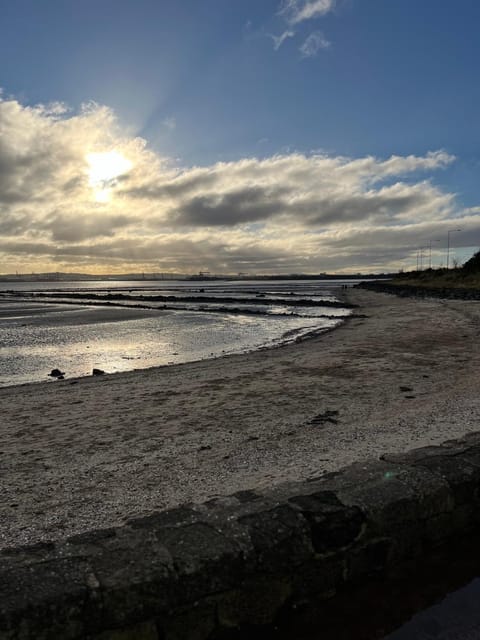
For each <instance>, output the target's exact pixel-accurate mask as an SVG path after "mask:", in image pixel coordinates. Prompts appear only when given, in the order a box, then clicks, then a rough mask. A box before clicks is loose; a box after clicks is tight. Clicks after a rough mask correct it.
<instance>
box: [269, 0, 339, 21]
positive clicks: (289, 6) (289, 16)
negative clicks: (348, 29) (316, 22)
mask: <svg viewBox="0 0 480 640" xmlns="http://www.w3.org/2000/svg"><path fill="white" fill-rule="evenodd" d="M334 7H335V0H285V1H284V2H283V3H282V5H281V6H280V10H279V14H280V15H281V16H283V17H284V18H285V20H286V21H287V22H288V23H289V24H291V25H295V24H298V23H300V22H303V21H305V20H312V19H313V18H319V17H321V16H324V15H326V14H327V13H329V12H330V11H332V10H333V9H334Z"/></svg>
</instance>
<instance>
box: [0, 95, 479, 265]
mask: <svg viewBox="0 0 480 640" xmlns="http://www.w3.org/2000/svg"><path fill="white" fill-rule="evenodd" d="M112 152H115V153H112ZM92 153H94V154H100V155H99V156H97V158H99V159H100V162H99V164H98V166H96V169H95V170H96V171H98V172H100V174H101V173H102V172H103V171H104V172H105V175H110V173H111V171H112V167H110V166H107V167H103V166H102V161H101V160H102V158H104V159H105V162H106V163H107V164H108V162H109V160H110V159H112V158H115V159H116V160H118V159H119V157H123V158H125V159H126V160H128V167H129V169H128V171H126V172H124V173H121V174H120V175H118V176H117V177H114V179H111V180H108V181H107V182H105V180H103V181H102V180H101V179H99V180H92V176H91V175H90V174H89V172H91V170H92V168H91V166H90V165H89V163H88V157H89V155H90V154H92ZM454 161H455V158H454V157H453V156H452V155H450V154H448V153H447V152H446V151H443V150H439V151H432V152H429V153H426V154H424V155H405V156H400V155H394V156H391V157H389V158H385V159H382V158H376V157H374V156H365V157H360V158H351V157H342V156H333V155H327V154H322V153H316V154H302V153H283V154H280V155H273V156H270V157H266V158H263V159H258V158H255V157H248V158H243V159H240V160H238V161H232V162H219V163H216V164H212V165H209V166H204V167H179V166H176V165H175V163H174V162H173V161H172V160H171V159H169V158H165V157H162V156H159V155H158V154H157V153H154V152H153V151H152V150H150V149H149V147H148V145H147V143H146V141H145V140H142V139H140V138H135V137H131V136H130V135H128V134H127V133H126V132H125V131H124V130H123V129H122V128H121V127H120V126H119V124H118V122H117V120H116V118H115V114H114V113H113V112H112V111H111V110H110V109H108V108H107V107H105V106H101V105H96V104H93V103H92V104H87V105H85V106H83V107H82V108H81V109H80V110H79V111H78V112H77V113H75V112H72V111H69V110H68V109H67V108H64V107H63V106H57V107H54V108H52V107H48V106H47V107H45V106H34V107H30V106H23V105H22V104H20V103H19V102H18V101H16V100H13V99H9V100H6V99H5V100H3V101H2V100H0V238H1V241H0V262H1V264H2V271H3V272H14V271H16V270H18V271H45V270H51V271H54V270H55V271H56V270H70V271H78V270H82V271H88V272H95V271H102V272H106V271H132V270H139V269H141V270H149V271H175V272H178V271H183V272H195V271H198V270H205V269H209V270H210V271H212V272H216V271H218V272H229V273H231V272H237V271H251V272H264V273H268V272H292V271H295V272H301V271H305V272H319V271H325V270H342V269H345V270H354V271H359V270H368V269H381V270H388V269H390V268H396V267H399V266H408V264H409V261H410V265H411V262H412V260H413V264H415V257H413V259H412V256H415V254H416V251H417V249H418V247H419V246H421V245H422V244H425V243H427V244H428V240H429V239H431V238H444V237H445V238H446V234H447V231H448V230H449V229H451V228H453V227H452V225H454V227H455V228H456V227H460V228H462V233H459V234H456V236H455V242H456V244H457V245H458V246H465V247H470V246H473V247H474V246H475V245H476V244H480V215H479V214H480V208H479V207H471V208H469V209H461V208H460V207H459V206H458V204H457V202H456V199H455V196H454V194H452V193H449V192H448V191H445V190H443V189H441V188H440V187H439V186H437V185H436V184H434V183H433V182H432V180H431V175H432V174H433V173H434V172H438V171H441V170H442V169H444V168H445V167H448V166H449V165H450V164H451V163H453V162H454ZM440 244H441V243H440ZM438 250H440V245H439V247H438Z"/></svg>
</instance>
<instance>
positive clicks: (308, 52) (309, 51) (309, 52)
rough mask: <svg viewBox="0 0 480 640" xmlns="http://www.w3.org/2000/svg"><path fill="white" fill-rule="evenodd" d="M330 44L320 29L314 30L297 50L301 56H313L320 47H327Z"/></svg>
mask: <svg viewBox="0 0 480 640" xmlns="http://www.w3.org/2000/svg"><path fill="white" fill-rule="evenodd" d="M330 45H331V43H330V42H329V41H328V40H327V39H326V38H325V36H324V35H323V33H322V32H321V31H314V32H313V33H311V34H310V35H309V36H308V38H307V39H306V40H305V42H304V43H303V44H302V45H301V46H300V48H299V51H300V53H301V54H302V58H313V57H315V56H316V55H317V53H318V52H319V51H320V50H321V49H328V48H329V47H330Z"/></svg>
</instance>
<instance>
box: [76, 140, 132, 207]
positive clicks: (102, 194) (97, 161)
mask: <svg viewBox="0 0 480 640" xmlns="http://www.w3.org/2000/svg"><path fill="white" fill-rule="evenodd" d="M86 160H87V163H88V171H87V174H88V183H89V185H90V186H91V187H92V189H93V191H94V194H95V200H96V201H97V202H108V201H109V200H110V197H111V193H112V189H113V188H114V187H115V185H116V183H117V179H118V178H119V177H120V176H123V175H125V174H126V173H127V172H128V171H130V169H131V168H132V163H131V162H130V160H128V158H126V157H125V156H124V155H123V154H121V153H120V152H119V151H104V152H102V153H88V154H87V155H86Z"/></svg>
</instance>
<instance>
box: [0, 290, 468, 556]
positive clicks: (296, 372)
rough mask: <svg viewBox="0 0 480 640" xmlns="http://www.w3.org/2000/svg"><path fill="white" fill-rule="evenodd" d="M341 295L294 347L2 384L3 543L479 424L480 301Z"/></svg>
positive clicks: (286, 476) (279, 478)
mask: <svg viewBox="0 0 480 640" xmlns="http://www.w3.org/2000/svg"><path fill="white" fill-rule="evenodd" d="M344 297H345V299H346V301H347V302H350V303H352V304H355V305H358V306H357V307H356V308H355V309H354V310H353V315H352V317H350V318H349V319H348V320H347V321H345V323H344V324H343V325H342V326H340V327H339V328H337V329H335V330H333V331H329V332H325V333H323V334H322V335H318V336H316V337H311V338H309V339H305V340H302V341H299V342H297V343H294V344H288V345H285V346H282V347H278V348H273V349H265V350H260V351H255V352H251V353H247V354H242V355H230V356H226V357H223V358H217V359H213V360H204V361H199V362H192V363H187V364H181V365H175V366H169V367H157V368H151V369H146V370H138V371H132V372H127V373H118V374H113V375H105V376H95V377H93V376H92V377H85V378H78V379H75V380H71V379H67V380H59V381H55V382H50V383H37V384H29V385H22V386H16V387H5V388H2V389H0V415H1V416H2V418H1V424H0V433H1V437H0V440H1V446H0V450H1V455H0V469H1V474H2V485H3V487H2V488H3V501H2V505H1V508H0V509H1V510H0V546H1V547H3V548H5V547H12V546H19V545H26V544H34V543H37V542H39V541H47V540H58V539H64V538H66V537H68V536H70V535H72V534H76V533H80V532H83V531H88V530H91V529H98V528H105V527H109V526H113V525H120V524H122V523H123V522H125V521H126V520H127V519H128V518H131V517H134V516H139V515H146V514H148V513H151V512H154V511H159V510H163V509H165V508H169V507H172V506H175V505H178V504H183V503H186V502H203V501H206V500H209V499H211V498H214V497H218V496H224V495H228V494H230V493H233V492H236V491H239V490H246V489H260V490H261V489H266V488H267V487H272V486H273V485H276V484H278V483H282V482H288V481H300V480H303V479H306V478H309V477H313V476H319V475H321V474H323V473H326V472H329V471H333V470H335V469H339V468H341V467H344V466H346V465H348V464H350V463H352V462H354V461H359V460H364V459H372V458H378V457H380V456H381V455H382V454H385V453H391V452H402V451H407V450H409V449H413V448H416V447H419V446H423V445H429V444H439V443H441V442H443V441H445V440H448V439H450V438H456V437H460V436H463V435H464V434H466V433H468V432H471V431H476V430H478V425H479V418H480V398H479V394H478V370H479V365H480V349H479V346H478V338H479V326H480V325H479V319H480V303H479V302H476V301H469V300H448V301H445V300H439V299H423V300H418V299H415V298H398V297H395V296H392V295H387V294H383V293H375V292H371V291H366V290H362V289H357V288H355V289H348V290H347V291H346V292H344Z"/></svg>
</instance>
